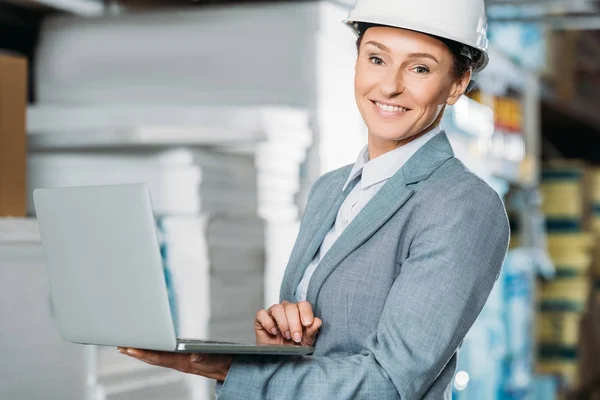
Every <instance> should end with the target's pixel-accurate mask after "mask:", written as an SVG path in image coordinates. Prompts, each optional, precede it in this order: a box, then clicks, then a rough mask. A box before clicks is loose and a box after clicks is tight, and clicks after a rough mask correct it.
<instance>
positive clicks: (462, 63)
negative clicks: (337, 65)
mask: <svg viewBox="0 0 600 400" xmlns="http://www.w3.org/2000/svg"><path fill="white" fill-rule="evenodd" d="M374 26H383V25H375V24H367V23H359V24H358V27H357V29H358V39H356V48H357V49H359V48H360V44H361V42H362V39H363V36H364V34H365V31H366V30H367V29H369V28H371V27H374ZM430 36H433V35H430ZM433 37H435V38H436V39H438V40H440V41H441V42H443V43H444V44H445V45H446V46H447V47H448V49H449V50H450V52H451V53H452V59H453V64H454V76H455V78H456V79H460V78H462V77H464V76H465V75H466V74H467V73H468V72H469V71H472V70H473V67H474V64H475V62H474V61H473V60H472V59H471V58H469V57H467V56H465V55H463V54H462V50H463V48H464V47H465V45H463V44H462V43H458V42H455V41H453V40H449V39H445V38H440V37H437V36H433ZM470 51H471V52H477V50H475V49H470ZM473 55H474V57H473V58H478V57H477V56H478V54H473ZM471 83H472V82H471ZM469 86H470V87H469V89H470V88H471V86H472V85H471V84H469Z"/></svg>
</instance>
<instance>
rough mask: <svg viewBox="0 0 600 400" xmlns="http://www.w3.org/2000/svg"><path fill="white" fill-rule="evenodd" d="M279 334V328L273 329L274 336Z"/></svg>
mask: <svg viewBox="0 0 600 400" xmlns="http://www.w3.org/2000/svg"><path fill="white" fill-rule="evenodd" d="M278 332H279V331H278V330H277V328H273V329H271V333H272V334H273V335H277V333H278Z"/></svg>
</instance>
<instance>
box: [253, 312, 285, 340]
mask: <svg viewBox="0 0 600 400" xmlns="http://www.w3.org/2000/svg"><path fill="white" fill-rule="evenodd" d="M255 323H256V324H258V326H260V327H262V329H264V330H265V331H267V332H269V333H270V334H271V335H273V336H276V335H277V334H278V333H279V330H278V329H277V325H276V324H275V321H273V318H271V316H270V315H269V313H268V312H267V311H266V310H260V311H259V312H258V313H256V319H255Z"/></svg>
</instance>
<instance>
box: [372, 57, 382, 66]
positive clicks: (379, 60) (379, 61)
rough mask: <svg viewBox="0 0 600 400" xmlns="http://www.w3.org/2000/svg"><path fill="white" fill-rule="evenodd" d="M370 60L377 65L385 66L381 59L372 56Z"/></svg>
mask: <svg viewBox="0 0 600 400" xmlns="http://www.w3.org/2000/svg"><path fill="white" fill-rule="evenodd" d="M369 60H370V61H371V62H372V63H373V64H375V65H383V60H382V59H381V58H380V57H377V56H371V57H369Z"/></svg>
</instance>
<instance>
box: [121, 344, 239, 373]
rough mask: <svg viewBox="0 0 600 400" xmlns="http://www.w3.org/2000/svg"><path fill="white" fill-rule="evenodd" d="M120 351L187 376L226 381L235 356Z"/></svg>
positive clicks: (125, 349) (133, 350) (135, 350)
mask: <svg viewBox="0 0 600 400" xmlns="http://www.w3.org/2000/svg"><path fill="white" fill-rule="evenodd" d="M119 351H120V352H121V353H123V354H126V355H128V356H130V357H133V358H136V359H138V360H140V361H143V362H145V363H147V364H151V365H157V366H160V367H164V368H171V369H174V370H177V371H180V372H183V373H186V374H195V375H201V376H204V377H206V378H211V379H216V380H219V381H224V380H225V378H226V377H227V373H228V372H229V368H230V367H231V363H232V362H233V356H229V355H220V354H195V353H194V354H184V353H169V352H162V351H160V352H159V351H149V350H139V349H127V348H123V347H119Z"/></svg>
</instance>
